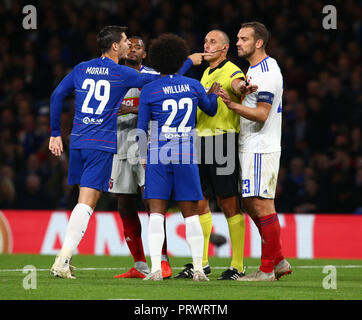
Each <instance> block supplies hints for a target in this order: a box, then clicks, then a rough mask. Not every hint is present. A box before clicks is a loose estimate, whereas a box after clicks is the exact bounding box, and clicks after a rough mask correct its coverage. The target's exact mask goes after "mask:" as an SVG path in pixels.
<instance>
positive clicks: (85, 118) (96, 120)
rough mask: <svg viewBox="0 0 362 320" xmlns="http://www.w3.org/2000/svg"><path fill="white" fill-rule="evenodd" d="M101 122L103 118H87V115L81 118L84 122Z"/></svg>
mask: <svg viewBox="0 0 362 320" xmlns="http://www.w3.org/2000/svg"><path fill="white" fill-rule="evenodd" d="M102 122H103V119H94V118H89V117H84V118H83V123H84V124H102Z"/></svg>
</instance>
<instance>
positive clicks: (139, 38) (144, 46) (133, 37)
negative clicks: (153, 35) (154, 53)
mask: <svg viewBox="0 0 362 320" xmlns="http://www.w3.org/2000/svg"><path fill="white" fill-rule="evenodd" d="M131 39H137V40H139V41H140V42H141V43H142V46H143V48H144V49H145V50H146V43H145V42H144V41H143V39H142V38H141V37H140V36H130V37H128V40H131Z"/></svg>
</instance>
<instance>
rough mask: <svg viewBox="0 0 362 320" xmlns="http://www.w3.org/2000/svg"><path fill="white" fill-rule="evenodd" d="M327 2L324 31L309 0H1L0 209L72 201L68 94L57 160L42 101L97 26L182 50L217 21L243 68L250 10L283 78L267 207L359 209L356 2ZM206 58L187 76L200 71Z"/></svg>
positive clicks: (90, 46)
mask: <svg viewBox="0 0 362 320" xmlns="http://www.w3.org/2000/svg"><path fill="white" fill-rule="evenodd" d="M330 2H333V4H334V5H335V6H336V8H337V17H338V18H337V30H333V29H330V30H325V29H323V26H322V20H323V18H324V15H323V14H322V8H323V6H324V5H325V4H327V3H324V2H323V1H316V0H300V1H292V0H258V1H249V0H238V1H228V0H206V1H203V2H201V1H187V0H182V1H181V0H179V1H170V0H156V1H151V0H134V1H131V0H115V1H86V0H79V1H76V0H74V1H73V0H62V1H50V0H48V1H45V0H44V1H29V2H27V3H25V2H24V3H23V2H22V1H15V0H4V1H1V2H0V21H1V25H2V27H1V30H0V123H1V125H0V209H71V208H72V207H73V206H74V205H75V203H76V202H77V189H76V187H75V186H68V185H67V169H68V168H67V166H68V151H67V149H68V141H69V133H70V131H71V128H72V118H73V103H74V99H73V97H72V96H70V97H69V99H67V100H66V103H65V104H64V112H63V114H62V135H63V141H64V144H65V146H64V148H65V153H64V154H63V156H62V157H60V158H56V157H54V156H52V155H51V153H50V152H49V151H48V140H49V132H50V127H49V101H50V95H51V92H52V90H53V89H54V88H55V87H56V86H57V85H58V83H59V82H60V81H61V79H62V78H63V77H64V76H65V75H66V74H67V73H68V72H70V70H71V69H72V68H73V67H74V66H75V65H76V64H78V63H79V62H81V61H84V60H89V59H92V58H95V57H98V56H99V55H100V52H99V50H98V46H97V43H96V34H97V32H98V31H99V30H100V29H101V28H102V27H103V26H105V25H109V24H117V25H126V26H128V28H129V29H128V32H127V34H128V36H131V35H138V36H141V37H142V38H143V39H144V41H145V42H146V44H148V43H149V42H150V40H151V39H153V38H155V37H157V36H158V35H159V34H162V33H164V32H173V33H176V34H178V35H180V36H182V37H183V38H184V39H185V40H186V41H187V44H188V45H189V48H190V52H202V51H203V39H204V37H205V35H206V33H207V32H208V31H210V30H211V29H214V28H217V29H221V30H223V31H225V32H226V33H227V34H228V35H229V37H230V39H231V43H230V50H229V56H228V58H229V59H230V60H231V61H233V62H234V63H236V64H237V65H239V66H240V67H241V68H242V70H243V71H244V72H246V71H247V68H248V63H247V61H245V60H241V59H240V58H238V57H237V53H236V47H235V43H236V35H237V32H238V31H239V29H240V25H241V23H243V22H246V21H254V20H257V21H261V22H263V23H264V24H265V25H266V26H267V28H268V29H269V30H270V33H271V38H270V41H269V44H268V47H267V52H268V53H269V55H270V56H272V57H274V58H275V59H276V60H277V61H278V63H279V65H280V67H281V69H282V73H283V76H284V99H283V128H282V136H283V137H282V158H281V166H280V173H279V179H278V186H277V195H276V206H277V211H278V212H285V213H287V212H295V213H362V139H361V134H362V133H361V127H362V126H361V124H362V82H361V80H362V79H361V75H362V72H361V71H362V64H361V58H360V54H361V52H360V50H361V48H360V43H361V38H362V23H361V21H362V5H361V1H358V0H345V1H330ZM26 4H33V5H34V6H35V7H36V9H37V29H36V30H25V29H24V28H23V27H22V20H23V18H24V16H25V15H24V14H23V13H22V8H23V6H24V5H26ZM145 64H146V65H147V59H146V61H145ZM206 67H207V65H206V64H204V63H203V64H202V65H201V66H199V67H194V68H193V69H192V70H191V71H190V72H189V73H188V74H187V75H189V76H191V77H194V78H197V79H200V78H201V75H202V72H203V70H204V69H205V68H206ZM97 209H98V210H116V209H117V208H116V202H115V200H114V199H113V198H112V196H111V195H110V194H103V196H102V199H101V201H100V202H99V204H98V206H97ZM139 209H140V210H142V203H141V201H140V208H139ZM217 209H218V208H217V206H216V205H215V207H214V210H217Z"/></svg>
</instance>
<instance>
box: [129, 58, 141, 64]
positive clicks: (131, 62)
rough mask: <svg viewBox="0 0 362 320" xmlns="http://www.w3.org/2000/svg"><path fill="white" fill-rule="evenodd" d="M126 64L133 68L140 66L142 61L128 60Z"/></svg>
mask: <svg viewBox="0 0 362 320" xmlns="http://www.w3.org/2000/svg"><path fill="white" fill-rule="evenodd" d="M126 63H127V64H129V65H131V66H138V65H139V64H140V61H138V60H133V59H127V58H126Z"/></svg>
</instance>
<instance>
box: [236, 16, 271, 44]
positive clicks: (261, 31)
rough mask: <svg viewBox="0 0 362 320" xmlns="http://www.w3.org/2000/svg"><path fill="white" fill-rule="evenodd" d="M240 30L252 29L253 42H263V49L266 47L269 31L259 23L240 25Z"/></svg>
mask: <svg viewBox="0 0 362 320" xmlns="http://www.w3.org/2000/svg"><path fill="white" fill-rule="evenodd" d="M241 28H252V29H253V30H254V34H255V40H259V39H261V40H263V48H265V47H266V45H267V43H268V40H269V31H268V29H267V28H266V26H265V25H264V24H262V23H260V22H257V21H253V22H246V23H243V24H242V25H241Z"/></svg>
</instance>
